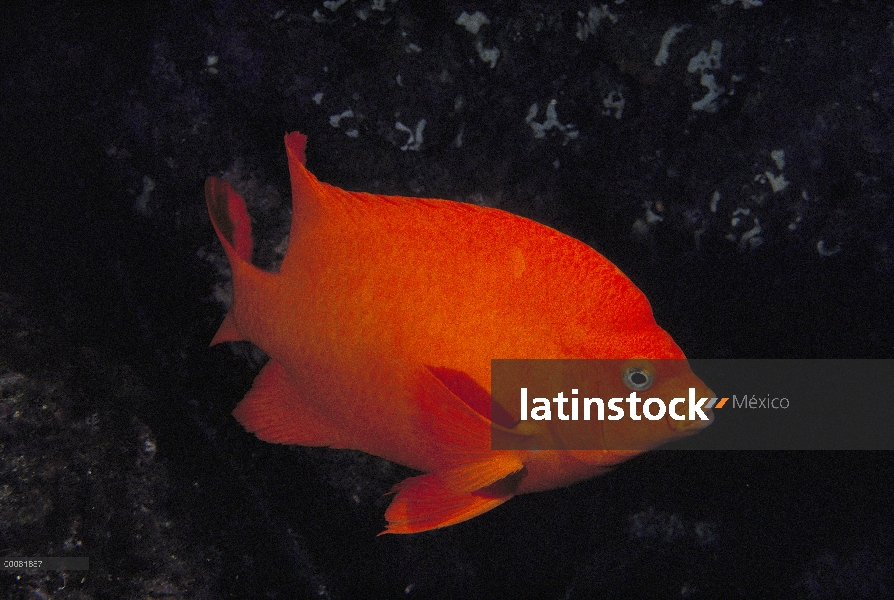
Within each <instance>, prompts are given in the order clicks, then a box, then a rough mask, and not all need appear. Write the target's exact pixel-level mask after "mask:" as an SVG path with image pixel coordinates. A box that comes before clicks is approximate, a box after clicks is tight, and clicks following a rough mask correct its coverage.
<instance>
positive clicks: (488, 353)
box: [205, 133, 711, 533]
mask: <svg viewBox="0 0 894 600" xmlns="http://www.w3.org/2000/svg"><path fill="white" fill-rule="evenodd" d="M285 143H286V152H287V155H288V161H289V170H290V174H291V180H292V204H293V213H292V223H291V233H290V237H289V246H288V251H287V253H286V255H285V258H284V260H283V263H282V266H281V268H280V270H279V272H278V273H270V272H266V271H263V270H261V269H258V268H257V267H255V266H253V265H252V264H251V254H252V236H251V227H250V221H249V216H248V213H247V210H246V206H245V202H244V200H243V199H242V198H241V197H240V196H239V195H238V194H237V193H236V192H235V191H234V190H233V188H232V187H231V186H230V185H229V184H228V183H227V182H226V181H223V180H221V179H218V178H215V177H210V178H209V179H208V180H207V181H206V183H205V195H206V201H207V204H208V212H209V214H210V216H211V221H212V223H213V224H214V229H215V230H216V232H217V236H218V238H220V241H221V243H222V244H223V247H224V250H225V251H226V254H227V258H228V259H229V262H230V266H231V268H232V273H233V304H232V308H231V309H230V311H229V312H228V313H227V315H226V317H225V318H224V321H223V324H222V325H221V327H220V329H219V330H218V332H217V334H216V335H215V336H214V339H213V340H212V342H211V343H212V344H216V343H219V342H225V341H235V340H249V341H251V342H252V343H253V344H255V345H257V346H258V347H259V348H261V350H263V351H264V352H265V353H267V354H268V355H269V356H270V361H269V362H268V363H267V364H266V365H265V366H264V368H263V369H262V370H261V372H260V374H259V375H258V376H257V378H256V379H255V382H254V386H253V387H252V389H251V390H250V391H249V392H248V394H247V395H246V396H245V398H244V399H243V400H242V401H241V402H240V403H239V405H238V406H237V407H236V409H235V410H234V411H233V415H234V416H235V417H236V419H237V420H238V421H239V422H240V423H241V424H242V425H243V426H244V427H245V428H246V429H247V430H248V431H250V432H252V433H254V434H255V435H257V436H258V437H259V438H261V439H262V440H265V441H268V442H276V443H281V444H300V445H304V446H330V447H333V448H352V449H356V450H362V451H364V452H367V453H369V454H374V455H376V456H381V457H383V458H386V459H388V460H391V461H393V462H396V463H399V464H402V465H406V466H408V467H411V468H413V469H417V470H419V471H422V472H424V473H425V474H423V475H420V476H417V477H410V478H408V479H406V480H404V481H402V482H401V483H399V484H398V485H397V486H395V489H394V490H393V491H394V492H396V495H395V497H394V499H393V500H392V502H391V505H390V506H389V507H388V509H387V511H386V513H385V517H386V519H387V520H388V526H387V529H386V530H385V531H384V532H383V533H415V532H419V531H426V530H429V529H435V528H439V527H446V526H448V525H453V524H456V523H459V522H461V521H465V520H467V519H471V518H472V517H475V516H477V515H480V514H482V513H484V512H486V511H488V510H491V509H492V508H494V507H496V506H498V505H500V504H502V503H503V502H506V501H507V500H508V499H509V498H511V497H512V496H514V495H517V494H524V493H528V492H536V491H541V490H548V489H552V488H556V487H561V486H565V485H568V484H571V483H573V482H576V481H580V480H583V479H586V478H589V477H592V476H594V475H597V474H600V473H603V472H605V471H606V470H607V469H608V468H609V467H610V466H612V465H615V464H617V463H619V462H621V461H624V460H626V459H628V458H630V457H632V456H634V455H635V454H637V453H639V450H623V451H619V450H584V451H571V450H539V451H535V450H492V449H491V427H497V428H499V427H502V426H503V425H500V424H493V423H491V421H490V419H489V416H490V385H491V381H490V368H491V359H493V358H632V357H638V358H641V359H660V358H677V359H683V358H685V357H684V356H683V352H682V351H681V350H680V348H679V347H678V346H677V345H676V344H675V343H674V341H673V340H672V339H671V337H670V336H669V335H668V334H667V333H666V332H665V331H664V330H663V329H661V328H660V327H659V326H658V325H657V324H656V323H655V320H654V318H653V316H652V310H651V307H650V306H649V302H648V300H646V297H645V296H644V295H643V293H642V292H640V291H639V289H637V288H636V286H634V285H633V283H632V282H631V281H630V280H629V279H627V277H625V276H624V274H623V273H621V271H620V270H618V268H617V267H615V266H614V265H613V264H612V263H611V262H609V261H608V260H607V259H606V258H605V257H603V256H602V255H601V254H599V253H597V252H596V251H595V250H593V249H592V248H590V247H589V246H587V245H586V244H584V243H582V242H580V241H578V240H575V239H573V238H571V237H568V236H566V235H563V234H561V233H559V232H558V231H555V230H553V229H550V228H549V227H546V226H544V225H540V224H538V223H535V222H533V221H530V220H528V219H524V218H521V217H518V216H515V215H512V214H510V213H507V212H503V211H500V210H496V209H492V208H484V207H481V206H476V205H472V204H464V203H460V202H451V201H448V200H432V199H421V198H404V197H401V196H380V195H376V194H367V193H360V192H348V191H345V190H342V189H339V188H337V187H334V186H331V185H328V184H326V183H322V182H320V181H318V180H317V179H316V178H315V177H314V176H313V175H312V174H311V173H310V171H308V170H307V169H306V168H305V166H304V161H305V158H304V150H305V144H306V137H305V136H304V135H302V134H300V133H291V134H288V135H286V137H285ZM645 362H648V360H646V361H645ZM684 371H685V372H682V373H674V374H671V376H670V377H669V379H673V380H674V382H675V383H676V384H677V385H678V386H682V387H683V389H685V388H687V387H694V388H696V390H697V392H698V394H699V395H700V396H708V397H710V396H711V392H710V390H708V389H707V388H706V387H705V386H704V384H703V383H702V382H701V381H700V380H699V379H698V378H697V377H696V376H695V375H694V374H692V372H691V371H689V369H688V368H686V369H684ZM654 376H655V379H656V382H658V384H661V383H665V384H669V383H670V382H669V381H668V382H662V373H661V372H660V368H659V370H658V372H656V373H654ZM621 379H622V378H621V374H620V373H618V374H616V375H615V376H613V377H612V381H610V382H608V383H606V384H605V385H606V390H608V391H606V392H605V393H606V394H611V393H612V392H611V389H613V388H612V386H613V385H621ZM615 382H617V384H616V383H615ZM658 384H656V389H658ZM627 393H629V390H627V391H625V392H624V393H620V392H619V393H618V395H623V396H626V395H627ZM606 397H608V396H606ZM537 423H538V422H535V421H527V422H526V423H525V424H524V425H525V427H528V428H536V427H537V426H538V425H537ZM505 425H506V426H507V431H509V432H510V433H513V431H512V430H511V426H512V424H511V423H509V424H505ZM703 426H704V423H703V422H694V421H682V422H681V421H672V420H670V419H661V420H660V421H646V422H638V424H637V425H636V428H635V429H630V430H629V431H628V430H623V431H616V432H614V434H613V435H614V437H615V438H619V439H631V440H635V441H636V443H637V444H639V445H637V446H631V447H637V448H640V447H642V448H643V449H646V448H652V447H655V446H658V445H660V444H663V443H665V442H668V441H671V440H673V439H676V438H679V437H682V436H685V435H689V434H691V433H694V432H695V431H697V430H699V429H701V428H702V427H703ZM594 427H603V422H598V421H597V422H595V424H594ZM604 427H605V428H609V427H625V426H624V425H620V424H619V423H615V422H606V424H605V425H604ZM626 427H628V428H630V427H633V426H626ZM525 431H526V430H524V429H518V430H517V431H515V432H514V433H515V434H516V435H526V433H525ZM527 431H532V430H531V429H528V430H527ZM606 435H607V436H608V434H606Z"/></svg>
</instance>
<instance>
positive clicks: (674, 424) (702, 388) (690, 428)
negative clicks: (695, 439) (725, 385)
mask: <svg viewBox="0 0 894 600" xmlns="http://www.w3.org/2000/svg"><path fill="white" fill-rule="evenodd" d="M691 387H693V388H695V398H696V399H697V400H701V399H702V398H704V399H706V402H705V403H704V405H702V406H701V407H700V410H701V412H702V413H704V414H705V416H706V417H707V419H706V420H705V419H700V418H696V419H685V420H682V421H678V420H676V419H669V422H670V426H671V428H672V429H673V430H675V431H678V432H680V433H681V434H682V435H692V434H694V433H698V432H699V431H701V430H702V429H705V428H706V427H708V426H709V425H710V424H711V423H713V422H714V410H713V409H711V408H708V406H709V405H713V402H712V400H713V401H716V400H717V399H716V397H715V395H714V392H712V391H711V390H710V389H709V388H708V387H707V386H706V385H705V384H704V383H701V382H699V383H698V384H697V385H693V386H691ZM687 416H688V411H687Z"/></svg>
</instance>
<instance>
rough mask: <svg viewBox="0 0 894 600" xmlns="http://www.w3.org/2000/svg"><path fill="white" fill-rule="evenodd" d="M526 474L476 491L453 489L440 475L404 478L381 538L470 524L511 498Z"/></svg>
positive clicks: (519, 472)
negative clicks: (392, 534)
mask: <svg viewBox="0 0 894 600" xmlns="http://www.w3.org/2000/svg"><path fill="white" fill-rule="evenodd" d="M525 474H526V469H525V468H524V467H523V466H521V467H520V468H519V469H518V470H517V471H515V472H513V473H510V474H508V475H506V476H504V477H502V478H500V479H498V480H497V481H494V482H493V483H491V484H490V485H488V486H485V487H483V488H481V489H477V490H475V491H461V490H456V489H451V486H450V485H449V484H448V483H447V482H446V481H445V480H444V479H442V477H441V475H439V474H437V473H429V474H428V475H420V476H418V477H410V478H408V479H405V480H403V481H401V482H400V483H398V484H397V485H396V486H395V487H394V489H393V490H392V493H393V492H396V493H397V495H396V496H395V497H394V500H392V501H391V504H390V505H389V506H388V510H386V511H385V518H386V519H387V520H388V526H387V527H386V528H385V530H384V531H382V532H381V533H380V534H379V535H383V534H386V533H419V532H422V531H430V530H432V529H440V528H441V527H448V526H450V525H456V524H457V523H462V522H463V521H468V520H469V519H471V518H474V517H477V516H478V515H480V514H483V513H486V512H487V511H489V510H492V509H494V508H496V507H498V506H499V505H501V504H503V503H504V502H506V501H507V500H509V499H510V498H512V496H513V495H515V490H516V489H517V488H518V484H519V483H520V482H521V480H522V479H523V478H524V476H525Z"/></svg>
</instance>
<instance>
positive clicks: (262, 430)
mask: <svg viewBox="0 0 894 600" xmlns="http://www.w3.org/2000/svg"><path fill="white" fill-rule="evenodd" d="M233 416H234V417H235V418H236V420H237V421H239V423H241V424H242V426H243V427H245V429H246V430H247V431H248V432H250V433H254V434H255V435H256V436H258V438H260V439H262V440H264V441H265V442H273V443H277V444H301V445H302V446H338V445H339V438H340V436H339V435H338V432H337V431H336V429H335V428H333V427H331V426H330V425H329V424H328V423H327V422H326V420H325V419H323V418H321V416H320V415H319V414H317V413H316V412H315V411H314V410H313V409H312V407H311V406H310V405H309V404H308V403H306V402H302V391H301V390H300V389H299V388H298V386H297V385H295V384H294V383H293V381H292V380H291V378H290V377H289V374H288V372H287V371H286V369H285V367H283V366H282V365H281V364H280V363H278V362H276V361H274V360H270V361H269V362H268V363H267V364H266V365H265V366H264V368H263V369H261V372H260V373H258V376H257V377H256V378H255V381H254V385H253V386H252V388H251V390H249V392H248V393H247V394H246V395H245V398H243V399H242V401H241V402H239V404H238V405H237V406H236V408H235V409H233Z"/></svg>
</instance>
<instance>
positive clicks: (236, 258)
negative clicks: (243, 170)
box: [205, 177, 254, 346]
mask: <svg viewBox="0 0 894 600" xmlns="http://www.w3.org/2000/svg"><path fill="white" fill-rule="evenodd" d="M205 203H206V204H207V205H208V214H209V215H210V216H211V223H212V224H213V225H214V231H215V232H216V233H217V237H218V239H219V240H220V243H221V244H222V245H223V248H224V252H226V255H227V260H229V262H230V268H231V269H232V271H233V287H234V290H235V288H236V286H237V283H238V279H239V274H240V273H245V272H246V270H249V269H252V268H253V267H252V265H251V255H252V248H253V245H254V243H253V241H252V237H251V219H250V218H249V216H248V209H247V208H246V206H245V200H243V199H242V196H240V195H239V194H238V193H236V190H234V189H233V186H231V185H230V184H229V183H227V182H226V181H224V180H223V179H220V178H218V177H209V178H208V179H206V180H205ZM234 304H235V298H234ZM244 339H245V336H244V335H243V334H242V333H240V331H239V328H238V327H237V324H236V318H235V316H234V314H233V309H232V308H231V309H230V311H229V312H228V313H227V315H226V317H224V320H223V323H222V324H221V326H220V329H218V330H217V333H216V334H215V336H214V338H213V339H212V340H211V345H212V346H213V345H214V344H219V343H221V342H234V341H238V340H244Z"/></svg>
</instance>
